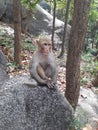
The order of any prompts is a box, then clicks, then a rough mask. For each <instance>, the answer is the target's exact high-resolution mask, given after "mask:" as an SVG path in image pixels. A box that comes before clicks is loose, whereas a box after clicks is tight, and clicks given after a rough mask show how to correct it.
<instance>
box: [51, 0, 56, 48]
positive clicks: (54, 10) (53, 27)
mask: <svg viewBox="0 0 98 130" xmlns="http://www.w3.org/2000/svg"><path fill="white" fill-rule="evenodd" d="M55 15H56V0H54V9H53V26H52V49H53V50H55V45H54V32H55Z"/></svg>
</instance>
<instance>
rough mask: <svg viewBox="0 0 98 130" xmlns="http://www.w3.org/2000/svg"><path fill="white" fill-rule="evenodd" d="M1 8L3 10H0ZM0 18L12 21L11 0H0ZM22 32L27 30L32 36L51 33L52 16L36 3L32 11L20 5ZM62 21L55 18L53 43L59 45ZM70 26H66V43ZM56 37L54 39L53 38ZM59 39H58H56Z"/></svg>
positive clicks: (7, 21) (4, 20)
mask: <svg viewBox="0 0 98 130" xmlns="http://www.w3.org/2000/svg"><path fill="white" fill-rule="evenodd" d="M2 9H3V10H2ZM0 10H2V11H0V16H2V17H1V18H0V19H1V21H3V22H5V23H10V24H11V23H13V1H12V0H1V1H0ZM21 16H22V20H21V21H22V32H24V33H25V32H28V33H30V34H32V35H33V36H38V35H51V34H52V24H53V16H52V15H51V14H50V13H48V12H47V11H46V10H44V9H43V8H42V7H41V6H39V5H37V6H36V7H35V9H34V10H33V12H32V11H30V10H27V9H25V8H24V7H22V15H21ZM63 28H64V22H63V21H61V20H59V19H57V18H56V20H55V36H56V37H55V38H54V41H55V44H56V45H57V46H59V45H60V44H61V41H62V36H63ZM70 29H71V26H70V25H68V26H67V37H66V43H67V42H68V39H69V33H70ZM55 39H56V40H55ZM58 39H60V40H58Z"/></svg>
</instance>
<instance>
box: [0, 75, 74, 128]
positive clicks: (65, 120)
mask: <svg viewBox="0 0 98 130" xmlns="http://www.w3.org/2000/svg"><path fill="white" fill-rule="evenodd" d="M71 120H72V108H71V106H70V104H69V103H68V101H67V100H66V98H65V97H64V96H63V95H62V94H61V93H60V92H59V91H58V90H56V91H54V90H50V89H48V88H47V87H40V86H36V85H35V83H34V82H33V79H32V80H31V79H30V78H29V77H28V76H17V77H15V78H13V79H10V80H9V81H7V82H6V83H4V84H3V86H2V87H1V90H0V129H1V130H68V128H69V125H70V123H71Z"/></svg>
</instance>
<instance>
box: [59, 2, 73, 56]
mask: <svg viewBox="0 0 98 130" xmlns="http://www.w3.org/2000/svg"><path fill="white" fill-rule="evenodd" d="M70 1H71V0H67V7H66V14H65V24H64V34H63V41H62V48H61V53H60V55H59V56H58V58H60V57H62V56H63V55H64V52H65V44H66V43H65V40H66V33H67V23H68V14H69V7H70Z"/></svg>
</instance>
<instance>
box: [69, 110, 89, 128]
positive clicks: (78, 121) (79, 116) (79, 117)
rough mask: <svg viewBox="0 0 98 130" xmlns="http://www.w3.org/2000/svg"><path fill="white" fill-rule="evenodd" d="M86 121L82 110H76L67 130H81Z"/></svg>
mask: <svg viewBox="0 0 98 130" xmlns="http://www.w3.org/2000/svg"><path fill="white" fill-rule="evenodd" d="M86 123H87V120H86V118H85V114H84V112H83V110H82V109H79V110H77V112H76V114H75V116H74V118H73V121H72V123H71V126H70V129H69V130H82V128H83V127H84V126H85V125H86Z"/></svg>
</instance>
